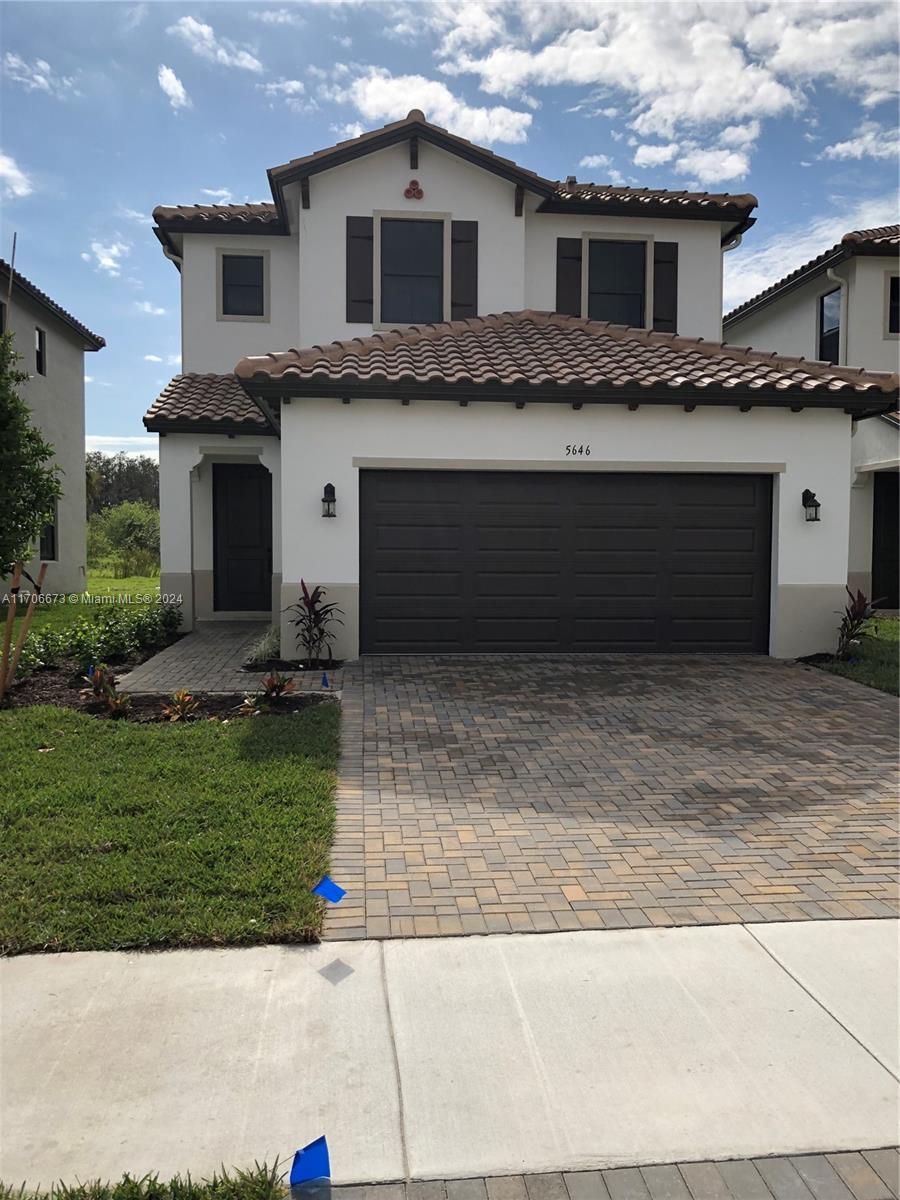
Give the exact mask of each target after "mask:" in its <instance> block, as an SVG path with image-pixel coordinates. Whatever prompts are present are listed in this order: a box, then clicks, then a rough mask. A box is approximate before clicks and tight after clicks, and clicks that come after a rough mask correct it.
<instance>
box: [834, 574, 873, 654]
mask: <svg viewBox="0 0 900 1200" xmlns="http://www.w3.org/2000/svg"><path fill="white" fill-rule="evenodd" d="M846 591H847V595H848V596H849V597H850V599H849V601H848V602H847V604H846V605H845V607H844V611H843V613H842V614H841V624H840V627H839V629H838V644H837V650H835V652H834V657H835V658H836V659H838V660H841V659H845V658H849V657H850V651H851V650H852V648H853V646H854V644H855V643H856V642H858V641H859V635H860V634H861V633H862V631H863V626H864V625H865V623H866V621H868V620H869V619H870V618H871V616H872V613H873V612H874V610H875V609H876V608H877V607H878V604H879V603H880V601H878V600H871V601H870V600H868V599H867V597H866V596H865V595H864V594H863V593H862V592H861V591H860V590H859V588H857V589H856V595H855V596H854V594H853V593H852V592H851V591H850V589H849V588H847V589H846Z"/></svg>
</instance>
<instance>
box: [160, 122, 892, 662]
mask: <svg viewBox="0 0 900 1200" xmlns="http://www.w3.org/2000/svg"><path fill="white" fill-rule="evenodd" d="M269 183H270V186H271V189H272V195H273V203H271V204H243V205H225V206H209V205H196V206H188V207H162V208H157V209H156V210H155V212H154V217H155V219H156V234H157V237H158V238H159V240H160V242H161V243H162V246H163V251H164V253H165V254H166V256H167V257H169V258H170V259H171V260H172V261H173V263H174V264H175V265H176V267H177V268H178V269H179V271H180V272H181V294H182V324H183V358H184V365H185V370H186V373H185V374H183V375H180V376H177V377H176V378H175V379H173V380H172V382H171V383H170V384H169V386H168V387H167V388H166V389H165V390H164V391H163V393H162V394H161V395H160V397H159V398H158V399H157V400H156V402H155V403H154V404H153V406H152V407H151V409H150V411H149V412H148V413H147V415H146V417H145V424H146V426H147V428H148V429H150V430H155V431H157V432H158V433H159V434H160V515H161V526H162V570H163V590H164V592H167V593H172V594H180V595H181V596H182V597H183V603H184V608H185V616H186V621H187V624H188V626H190V624H191V622H192V621H194V620H196V619H206V618H227V617H234V616H244V615H253V614H256V615H261V616H265V617H266V618H269V619H275V620H278V619H279V618H278V614H279V613H283V610H284V609H285V608H286V606H287V605H289V604H291V603H292V602H294V601H295V600H296V598H297V594H298V590H299V586H300V580H301V578H303V579H305V580H307V581H308V582H313V583H317V584H323V585H324V586H325V587H327V589H328V593H329V598H330V599H332V600H335V601H337V602H338V603H339V604H340V605H341V606H342V607H343V609H344V611H345V613H346V617H345V623H344V625H343V627H342V628H341V631H340V636H339V640H338V643H337V646H336V653H337V654H338V655H339V656H341V657H353V656H355V655H356V654H358V653H360V652H363V653H365V652H369V653H385V652H397V653H443V652H500V651H510V652H522V653H540V652H543V651H618V650H621V651H676V652H684V651H723V652H734V651H744V652H753V651H755V652H762V653H766V652H768V653H772V654H775V655H778V656H792V655H799V654H805V653H811V652H814V651H819V650H825V649H829V648H831V647H832V646H833V644H834V636H835V628H836V623H837V617H836V616H835V610H836V609H839V608H840V607H841V606H842V604H843V601H844V598H845V597H844V583H845V580H846V575H847V536H848V525H849V501H848V497H849V486H850V433H851V424H852V420H853V418H854V417H858V418H862V417H865V416H868V415H870V414H879V413H882V412H886V411H888V410H890V409H892V408H895V407H896V405H897V382H898V381H897V377H896V376H889V375H878V374H868V375H867V374H865V373H859V372H855V371H847V370H843V369H840V368H825V367H822V366H820V365H814V364H813V365H806V364H798V363H796V362H793V361H782V360H780V359H778V358H777V357H775V356H773V355H757V354H742V353H740V352H733V351H731V350H729V349H723V348H722V347H721V346H720V345H718V342H719V340H720V338H721V311H722V305H721V299H722V255H723V252H724V251H726V250H727V249H728V248H729V247H730V246H732V245H734V244H736V243H737V241H738V239H739V237H740V235H741V234H742V233H743V232H744V231H746V230H747V229H748V228H749V227H750V225H752V223H753V217H752V215H751V214H752V211H753V208H754V207H755V204H756V200H755V198H754V197H753V196H730V195H709V194H707V193H690V192H668V191H658V190H650V189H631V188H620V187H606V186H599V185H594V184H586V183H578V182H577V181H576V180H574V179H572V178H570V179H567V180H566V181H565V183H559V182H556V181H553V180H548V179H544V178H542V177H540V176H539V175H536V174H534V173H533V172H531V171H528V170H525V169H524V168H522V167H519V166H517V165H516V164H515V163H512V162H510V161H509V160H507V159H504V158H499V157H498V156H496V155H494V154H492V153H491V152H490V151H487V150H483V149H481V148H479V147H477V146H474V145H472V144H471V143H470V142H467V141H464V140H463V139H461V138H458V137H455V136H453V135H451V134H449V133H447V132H446V131H445V130H443V129H440V128H439V127H437V126H435V125H432V124H430V123H428V122H427V121H426V120H425V118H424V117H423V115H422V114H421V113H420V112H418V111H416V110H414V111H413V112H411V113H410V114H409V116H408V117H407V118H406V119H405V120H403V121H398V122H395V123H394V124H391V125H388V126H385V127H384V128H383V129H380V130H376V131H374V132H372V133H367V134H363V135H362V136H361V137H358V138H355V139H353V140H351V141H348V142H342V143H340V144H339V145H337V146H334V147H331V148H330V149H327V150H322V151H318V152H316V153H315V154H310V155H307V156H306V157H304V158H299V159H295V160H293V161H291V162H289V163H287V164H285V165H284V166H280V167H274V168H272V169H271V170H270V171H269ZM491 313H493V314H498V315H493V316H491V315H487V316H484V315H482V314H491ZM335 339H338V340H335ZM295 346H300V347H304V346H306V347H310V348H309V349H301V350H294V349H291V348H292V347H295ZM235 367H236V369H235ZM807 489H809V490H812V491H814V492H815V493H816V495H817V496H818V499H819V501H820V502H821V506H822V507H821V521H819V522H817V523H809V522H808V521H807V520H806V516H805V510H804V507H803V504H802V503H801V497H802V495H803V493H804V491H806V490H807ZM329 517H332V518H333V519H323V518H329ZM281 621H282V646H283V652H284V653H285V654H287V655H291V656H293V654H294V653H295V644H294V641H293V637H292V631H291V630H290V628H289V626H288V625H287V623H286V618H285V617H284V616H282V617H281Z"/></svg>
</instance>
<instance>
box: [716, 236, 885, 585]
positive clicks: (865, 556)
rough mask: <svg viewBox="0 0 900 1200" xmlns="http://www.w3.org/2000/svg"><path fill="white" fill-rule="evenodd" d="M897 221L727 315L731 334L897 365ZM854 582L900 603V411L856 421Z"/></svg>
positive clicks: (785, 350)
mask: <svg viewBox="0 0 900 1200" xmlns="http://www.w3.org/2000/svg"><path fill="white" fill-rule="evenodd" d="M898 254H900V226H898V225H885V226H880V227H879V228H877V229H858V230H853V231H851V232H850V233H846V234H844V236H843V237H842V238H841V240H840V242H838V244H837V245H836V246H832V247H831V248H830V249H828V250H825V251H824V252H823V253H822V254H819V255H818V256H817V257H816V258H814V259H813V260H812V261H811V262H808V263H806V264H805V265H804V266H802V267H799V268H798V269H797V270H796V271H792V272H791V273H790V274H789V275H786V276H785V277H784V279H779V280H778V281H777V282H776V283H773V284H771V285H770V286H769V287H767V288H766V289H765V290H764V291H762V292H760V293H759V294H758V295H756V296H754V297H752V299H750V300H747V301H745V303H743V304H741V305H740V306H739V307H738V308H736V309H734V310H733V311H732V312H730V313H728V314H727V315H726V316H725V319H724V328H725V332H726V335H727V337H728V340H729V341H733V342H736V343H740V344H745V343H751V344H752V345H754V346H760V347H766V348H767V349H771V350H777V351H778V352H779V353H781V354H798V355H803V356H804V357H805V358H815V359H819V360H821V361H823V362H833V363H840V364H844V365H848V364H849V365H851V366H855V367H866V368H868V369H869V370H873V371H896V370H897V367H898V349H900V257H898ZM851 455H852V465H853V475H852V486H851V491H850V556H849V564H848V582H849V585H850V587H852V588H854V589H855V588H861V589H862V591H863V592H864V593H865V594H866V595H867V596H868V597H870V598H871V599H873V600H876V601H878V602H879V603H880V604H881V605H882V606H883V607H885V608H898V607H900V596H898V574H900V571H898V546H900V527H898V519H897V514H898V510H900V497H898V490H897V481H898V478H900V475H898V466H900V416H898V414H897V413H896V412H893V413H885V414H883V415H882V417H881V419H879V420H875V421H859V422H854V426H853V438H852V442H851Z"/></svg>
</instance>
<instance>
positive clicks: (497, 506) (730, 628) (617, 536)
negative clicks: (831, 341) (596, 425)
mask: <svg viewBox="0 0 900 1200" xmlns="http://www.w3.org/2000/svg"><path fill="white" fill-rule="evenodd" d="M771 506H772V499H771V478H770V477H769V476H764V475H684V474H683V475H665V474H652V475H650V474H647V475H643V474H640V475H639V474H605V473H600V472H596V473H580V474H575V473H565V474H562V473H546V474H545V473H528V472H506V471H362V472H361V473H360V593H361V594H360V604H361V608H360V644H361V648H362V650H363V652H364V653H370V654H392V653H402V654H423V653H433V654H442V653H444V654H448V653H459V652H463V653H489V652H495V653H505V652H516V653H526V652H531V653H538V652H559V651H568V652H585V653H587V652H592V651H635V652H640V651H645V652H650V651H654V652H659V651H672V652H677V653H684V652H692V651H723V652H753V651H757V652H763V653H765V652H766V650H767V648H768V613H769V544H770V526H771Z"/></svg>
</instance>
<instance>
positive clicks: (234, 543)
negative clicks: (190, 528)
mask: <svg viewBox="0 0 900 1200" xmlns="http://www.w3.org/2000/svg"><path fill="white" fill-rule="evenodd" d="M213 567H214V575H215V579H214V600H213V603H214V605H215V609H216V611H217V612H268V611H270V610H271V607H272V477H271V475H270V474H269V472H268V471H267V470H266V469H265V467H261V466H256V465H253V464H245V463H214V464H213Z"/></svg>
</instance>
